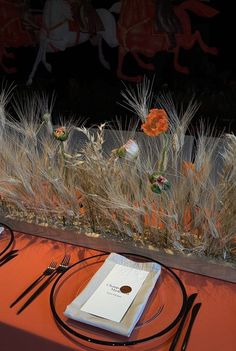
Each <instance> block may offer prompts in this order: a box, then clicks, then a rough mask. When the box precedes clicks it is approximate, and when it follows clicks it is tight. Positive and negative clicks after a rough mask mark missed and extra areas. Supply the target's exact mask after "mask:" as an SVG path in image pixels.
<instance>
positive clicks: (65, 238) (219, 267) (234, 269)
mask: <svg viewBox="0 0 236 351" xmlns="http://www.w3.org/2000/svg"><path fill="white" fill-rule="evenodd" d="M0 222H2V223H5V224H7V225H9V226H10V227H11V228H12V229H13V230H15V231H18V232H21V233H25V234H30V235H35V236H39V237H43V238H47V239H51V240H57V241H62V242H66V243H69V244H73V245H78V246H83V247H87V248H91V249H96V250H99V251H108V252H123V253H125V252H130V253H134V254H140V255H144V256H148V257H150V258H153V259H156V260H159V261H160V262H162V263H163V264H165V265H167V266H169V267H171V268H176V269H180V270H184V271H188V272H192V273H197V274H201V275H205V276H208V277H212V278H216V279H221V280H225V281H228V282H232V283H236V265H235V264H231V263H227V262H224V261H214V260H211V259H209V258H207V257H196V256H192V255H181V254H174V253H170V252H166V251H164V250H158V249H148V248H145V247H140V246H137V245H135V243H134V242H129V243H127V242H125V243H124V242H123V243H122V242H118V241H115V240H110V239H109V240H106V239H104V238H100V237H91V236H88V235H86V234H81V233H76V232H73V231H71V230H62V229H55V228H48V227H43V226H39V225H35V224H30V223H26V222H20V221H17V220H13V219H10V218H6V217H4V216H1V215H0Z"/></svg>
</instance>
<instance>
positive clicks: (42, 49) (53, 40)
mask: <svg viewBox="0 0 236 351" xmlns="http://www.w3.org/2000/svg"><path fill="white" fill-rule="evenodd" d="M119 11H120V3H119V2H118V3H115V4H114V5H113V6H112V7H111V8H110V9H109V10H107V9H103V8H101V9H96V12H97V14H98V16H99V17H100V19H101V21H102V24H103V28H104V30H103V31H100V32H97V45H98V55H99V60H100V62H101V64H102V65H103V66H104V67H105V68H107V69H109V68H110V65H109V63H108V62H107V61H106V60H105V58H104V55H103V52H102V40H104V41H105V42H106V43H107V44H108V45H109V46H110V47H111V48H114V47H117V46H118V41H117V37H116V20H115V18H114V16H113V14H112V12H113V13H119ZM70 21H73V15H72V11H71V6H70V4H69V1H68V0H47V1H46V2H45V5H44V9H43V18H42V27H41V29H40V43H39V50H38V53H37V57H36V59H35V62H34V65H33V68H32V71H31V73H30V75H29V78H28V81H27V84H31V83H32V81H33V78H34V76H35V73H36V70H37V68H38V65H39V63H40V62H42V63H43V64H44V66H45V68H46V69H47V70H48V71H51V68H52V67H51V65H50V64H49V63H48V62H47V57H46V55H47V53H49V52H50V53H51V52H57V51H63V50H65V49H66V48H69V47H72V46H75V45H78V44H82V43H84V42H86V41H88V40H90V39H91V35H90V33H85V32H79V33H76V32H75V31H71V30H70V28H69V22H70Z"/></svg>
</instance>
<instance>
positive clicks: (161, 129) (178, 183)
mask: <svg viewBox="0 0 236 351" xmlns="http://www.w3.org/2000/svg"><path fill="white" fill-rule="evenodd" d="M122 96H123V105H125V106H126V107H127V108H128V109H131V110H132V111H133V112H134V113H135V115H136V116H137V118H136V121H137V123H136V124H135V125H134V126H133V127H132V128H130V130H129V131H127V132H126V133H122V131H121V130H119V128H118V129H116V130H113V129H111V130H110V131H109V138H110V141H112V143H110V144H113V145H112V147H110V148H109V143H108V144H106V134H107V132H108V129H109V126H108V125H105V124H102V125H100V126H98V127H97V128H96V129H89V128H85V127H84V126H83V125H82V124H81V125H78V124H76V123H74V122H73V120H71V121H70V122H68V121H67V122H66V123H65V124H64V123H62V124H61V125H60V126H57V127H55V126H53V125H52V120H51V116H52V110H53V101H50V99H48V98H47V97H45V96H44V95H43V94H42V95H41V96H39V95H35V96H34V97H33V98H30V99H29V97H27V96H25V98H24V99H22V97H21V100H19V99H17V96H15V95H14V91H12V89H11V88H10V89H3V91H2V93H1V95H0V124H1V125H0V196H1V197H0V205H1V211H2V213H4V215H5V216H8V217H11V218H15V219H18V220H19V219H20V220H23V221H26V222H33V223H37V224H42V225H48V226H56V227H63V228H73V229H74V230H75V232H76V231H77V232H79V231H81V230H82V231H83V232H87V233H97V234H98V235H101V236H105V237H106V236H107V237H108V239H109V240H110V239H113V238H114V239H115V240H128V241H132V242H136V243H137V244H138V245H143V246H147V247H148V246H149V245H152V246H154V247H159V248H167V249H170V250H172V251H178V252H182V253H184V254H189V253H191V254H195V255H201V256H209V257H215V258H220V259H223V260H225V261H230V262H235V261H236V221H235V217H234V216H235V214H236V201H235V200H236V163H235V159H236V136H235V135H233V134H231V135H227V136H226V137H225V138H222V137H219V138H213V137H212V136H209V133H208V136H206V133H205V132H206V131H204V128H203V124H201V125H200V128H199V132H198V134H197V136H196V137H195V138H189V139H188V137H187V136H186V131H187V128H188V126H189V123H190V121H191V119H192V117H193V116H194V114H195V113H196V111H197V109H198V104H197V103H196V102H194V100H191V101H189V104H188V106H187V107H186V108H185V109H183V106H180V107H178V106H175V103H174V101H173V99H172V98H171V96H170V95H168V94H167V95H160V96H158V97H154V96H153V94H152V83H151V82H149V81H147V80H145V81H144V83H142V84H140V85H138V86H137V88H136V89H130V88H128V87H125V89H124V91H123V92H122ZM10 101H11V109H12V108H14V111H15V114H16V115H17V118H13V117H11V114H10V112H9V109H8V106H9V103H10ZM140 120H141V128H140ZM208 132H209V131H208ZM189 140H191V141H192V142H189ZM186 141H188V142H186ZM223 141H224V143H223V144H224V145H223V144H222V142H223ZM104 145H106V147H104ZM114 145H115V147H114ZM222 145H223V146H222ZM81 228H82V229H81Z"/></svg>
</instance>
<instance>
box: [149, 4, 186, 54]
mask: <svg viewBox="0 0 236 351" xmlns="http://www.w3.org/2000/svg"><path fill="white" fill-rule="evenodd" d="M153 1H154V3H155V7H156V29H157V31H158V32H163V33H166V34H167V35H168V39H169V42H170V46H169V50H171V49H173V48H174V47H175V46H176V38H175V35H176V34H177V33H181V32H182V28H181V24H180V21H179V19H178V17H177V16H176V14H175V12H174V10H173V5H172V0H153Z"/></svg>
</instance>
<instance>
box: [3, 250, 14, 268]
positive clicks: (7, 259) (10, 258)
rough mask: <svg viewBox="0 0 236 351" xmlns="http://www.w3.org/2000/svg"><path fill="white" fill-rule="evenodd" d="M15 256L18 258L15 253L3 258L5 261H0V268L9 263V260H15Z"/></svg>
mask: <svg viewBox="0 0 236 351" xmlns="http://www.w3.org/2000/svg"><path fill="white" fill-rule="evenodd" d="M16 256H18V254H17V253H16V254H12V255H9V256H7V257H6V258H5V260H2V261H1V262H0V267H2V266H3V265H4V264H5V263H7V262H9V261H11V260H12V259H13V258H15V257H16Z"/></svg>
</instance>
